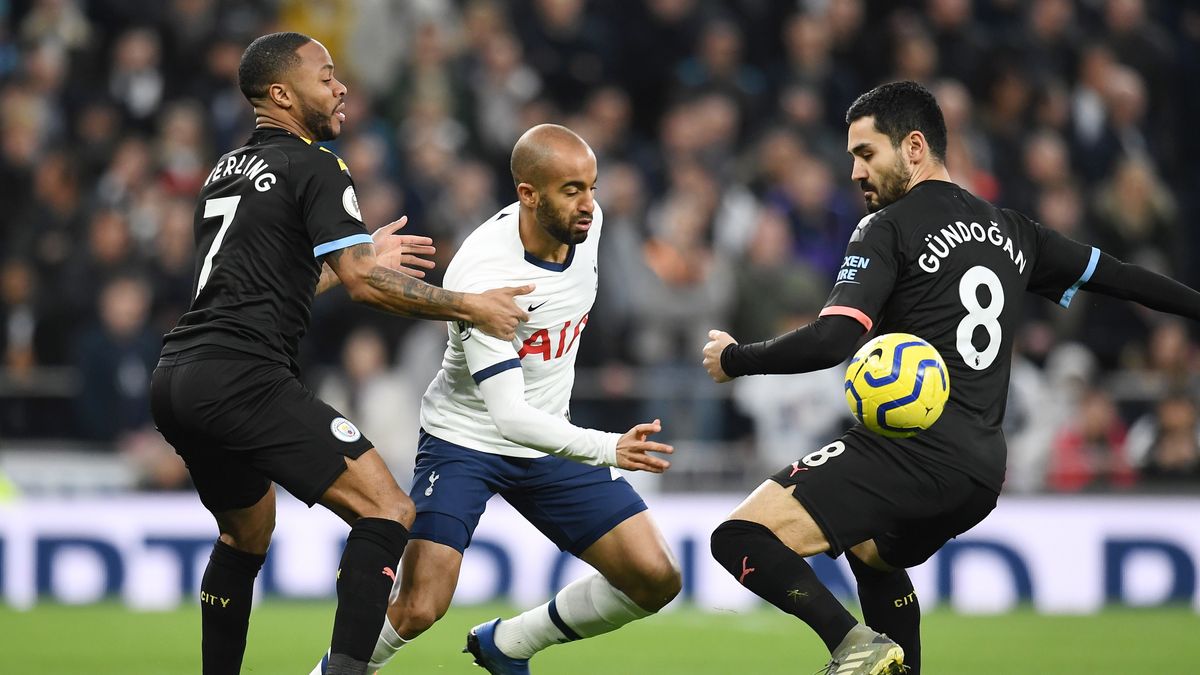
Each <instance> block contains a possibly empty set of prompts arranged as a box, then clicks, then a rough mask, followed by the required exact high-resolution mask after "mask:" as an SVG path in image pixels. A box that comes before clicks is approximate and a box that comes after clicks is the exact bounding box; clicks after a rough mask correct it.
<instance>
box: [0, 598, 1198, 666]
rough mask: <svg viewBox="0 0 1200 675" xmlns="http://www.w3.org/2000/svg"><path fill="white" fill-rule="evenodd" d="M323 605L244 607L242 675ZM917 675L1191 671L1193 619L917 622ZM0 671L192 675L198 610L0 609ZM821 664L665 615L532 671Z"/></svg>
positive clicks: (789, 635) (401, 660)
mask: <svg viewBox="0 0 1200 675" xmlns="http://www.w3.org/2000/svg"><path fill="white" fill-rule="evenodd" d="M512 613H513V610H512V608H510V607H504V606H494V605H492V606H481V607H463V608H455V609H452V610H451V611H450V613H449V614H448V615H447V616H446V617H445V618H444V619H442V621H441V622H440V623H438V624H437V625H436V626H434V627H433V628H432V629H431V630H430V631H429V632H428V633H426V634H425V635H423V636H422V637H421V638H420V639H418V640H417V641H415V642H414V643H413V644H412V645H410V646H408V647H406V648H405V649H404V651H403V652H402V653H401V654H400V655H399V656H398V657H397V658H396V660H395V661H393V662H392V666H391V667H389V668H388V669H386V670H385V671H384V673H385V675H386V673H397V674H398V673H410V674H420V675H427V674H445V675H453V674H455V673H462V674H464V675H480V674H481V673H483V671H482V670H480V669H478V668H475V667H474V666H472V665H471V663H470V658H469V657H468V656H467V655H465V654H461V653H460V650H461V648H462V646H463V636H464V635H465V633H466V631H467V630H468V629H469V628H470V627H471V626H473V625H475V624H476V623H479V622H481V621H484V620H486V619H490V618H492V617H495V616H500V615H505V616H507V615H510V614H512ZM332 620H333V605H332V604H330V603H325V602H320V603H317V602H313V603H304V602H285V601H274V602H264V603H262V604H260V605H259V606H258V607H256V608H255V610H254V615H253V617H252V618H251V623H250V644H249V647H248V648H247V650H246V660H245V663H244V666H243V670H242V672H243V673H258V674H269V675H274V674H276V673H280V674H295V675H306V674H307V673H308V672H309V670H310V669H311V668H312V666H313V665H314V664H315V663H316V660H317V659H318V658H319V657H320V654H321V653H322V652H323V651H324V650H325V646H326V644H327V642H328V636H329V631H330V626H331V623H332ZM923 625H924V640H925V659H924V661H925V667H924V671H923V672H924V673H926V674H927V675H960V674H968V673H987V674H988V675H1008V674H1011V675H1018V674H1020V675H1075V674H1079V675H1083V674H1085V673H1086V674H1087V675H1106V674H1110V673H1111V674H1112V675H1141V674H1149V673H1153V674H1154V675H1174V674H1183V673H1196V672H1200V617H1198V616H1197V615H1196V613H1195V612H1194V611H1193V610H1191V609H1188V608H1169V609H1145V610H1134V609H1111V610H1107V611H1105V612H1102V613H1100V614H1097V615H1091V616H1039V615H1036V614H1034V613H1032V612H1029V611H1018V612H1014V613H1011V614H1004V615H998V616H962V615H958V614H953V613H951V612H949V611H937V612H934V613H932V614H929V615H927V616H926V617H925V620H924V624H923ZM0 636H2V637H0V644H3V645H4V650H3V657H2V658H3V661H0V672H4V673H40V674H42V675H84V674H86V675H107V674H110V673H111V674H116V673H121V674H123V675H132V674H135V673H137V674H141V673H144V674H145V675H174V674H176V673H179V674H184V673H198V672H199V663H200V656H199V654H200V647H199V644H200V643H199V639H200V612H199V609H198V608H189V609H180V610H175V611H169V612H131V611H128V610H126V609H124V608H123V607H121V606H120V605H117V604H100V605H90V606H83V607H64V606H58V605H39V606H38V607H36V608H35V609H33V610H30V611H21V612H18V611H14V610H12V609H10V608H7V607H2V606H0ZM826 657H827V655H826V654H825V651H824V649H823V647H822V646H821V644H820V642H819V641H818V640H817V639H816V637H815V636H813V635H812V633H811V632H810V631H809V630H808V629H807V628H806V627H805V626H803V625H801V624H800V623H799V622H798V621H796V620H795V619H792V618H791V617H789V616H786V615H783V614H781V613H780V612H777V611H775V610H774V609H771V608H769V607H766V608H764V609H761V610H755V611H752V612H746V613H736V614H735V613H728V612H727V613H716V614H707V613H701V612H699V611H696V610H691V609H687V608H684V609H679V610H674V611H669V612H666V613H664V614H661V615H659V616H655V617H651V618H649V619H647V620H645V621H641V622H639V623H637V624H634V625H632V626H628V627H626V628H623V629H621V630H620V631H617V632H615V633H612V634H609V635H605V636H601V637H598V638H594V639H590V640H585V641H582V642H578V643H573V644H567V645H559V646H555V647H552V648H550V649H549V650H547V651H545V652H542V653H541V654H539V655H538V656H537V657H536V659H535V660H534V662H533V663H534V672H537V673H544V674H549V673H569V674H571V675H593V674H594V675H601V674H603V675H612V674H618V673H619V674H622V675H623V674H643V673H646V674H652V675H675V674H679V675H683V674H685V673H686V674H687V675H710V674H711V675H760V674H762V675H766V674H772V673H781V674H782V673H787V674H789V675H791V674H795V673H799V674H801V675H806V674H807V673H812V672H814V671H816V670H817V669H819V667H820V666H821V665H822V664H823V663H824V661H825V659H826Z"/></svg>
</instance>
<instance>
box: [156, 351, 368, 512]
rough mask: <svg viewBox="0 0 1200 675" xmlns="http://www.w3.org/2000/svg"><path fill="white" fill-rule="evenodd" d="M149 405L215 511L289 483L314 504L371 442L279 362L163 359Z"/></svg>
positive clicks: (292, 490)
mask: <svg viewBox="0 0 1200 675" xmlns="http://www.w3.org/2000/svg"><path fill="white" fill-rule="evenodd" d="M150 408H151V411H152V412H153V414H154V422H155V424H156V425H157V427H158V430H159V431H160V432H161V433H162V435H163V437H164V438H166V439H167V441H168V442H169V443H170V444H171V445H172V446H174V447H175V452H177V453H179V456H181V457H183V461H184V462H185V463H187V467H188V471H189V472H191V474H192V482H193V483H195V485H196V491H197V492H199V493H200V501H201V502H203V503H204V506H205V507H207V508H208V510H209V511H212V512H213V513H220V512H222V511H228V510H231V509H243V508H246V507H249V506H253V505H254V504H255V503H257V502H258V500H259V499H261V498H262V496H263V495H264V494H266V492H267V488H269V487H270V484H271V481H274V482H276V483H278V484H279V485H281V486H283V487H284V488H285V489H286V490H287V491H288V492H290V493H292V494H293V495H295V496H296V497H297V498H298V499H301V500H302V501H304V503H306V504H308V505H309V506H312V505H313V504H315V503H316V502H317V500H319V499H320V498H321V495H323V494H324V493H325V490H327V489H328V488H329V486H330V485H331V484H332V483H333V481H334V480H336V479H337V477H338V476H339V475H341V473H342V472H343V471H345V470H346V461H345V459H343V458H344V457H349V458H351V459H354V458H357V457H358V456H360V455H362V454H363V453H364V452H366V451H367V450H369V449H371V448H372V447H373V446H372V444H371V441H369V440H367V438H366V436H363V435H362V433H360V432H359V430H358V429H357V428H356V427H355V426H354V424H352V423H351V422H350V421H349V420H347V419H346V418H345V417H344V416H342V414H341V413H339V412H338V411H336V410H334V409H333V408H331V407H330V406H328V405H326V404H325V403H324V402H323V401H321V400H320V399H318V398H317V397H316V396H314V395H313V393H312V392H311V391H309V390H308V389H307V388H306V387H305V386H304V385H303V384H301V383H300V381H299V380H298V379H296V377H295V376H294V375H293V374H292V372H291V371H290V370H288V368H287V367H285V366H283V365H282V364H278V363H273V362H271V361H267V360H264V359H260V358H256V357H252V356H247V357H245V358H238V357H237V356H231V357H229V358H225V357H224V356H222V357H220V358H204V359H202V360H194V361H188V362H184V363H174V364H171V363H169V362H166V361H162V362H159V364H158V367H157V368H155V369H154V376H153V378H152V379H151V391H150Z"/></svg>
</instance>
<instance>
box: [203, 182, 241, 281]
mask: <svg viewBox="0 0 1200 675" xmlns="http://www.w3.org/2000/svg"><path fill="white" fill-rule="evenodd" d="M240 201H242V196H241V195H237V196H236V197H217V198H215V199H209V200H206V201H205V202H204V217H205V218H216V217H217V216H221V229H219V230H217V236H216V237H214V238H213V243H212V246H209V247H208V255H206V256H204V265H203V266H202V267H201V268H200V278H199V279H197V280H196V295H197V296H199V295H200V291H202V290H204V284H206V283H208V275H210V274H212V266H213V258H215V257H216V255H217V250H218V249H220V248H221V242H223V241H225V233H226V232H228V231H229V226H230V225H232V224H233V216H234V214H236V213H237V207H238V202H240Z"/></svg>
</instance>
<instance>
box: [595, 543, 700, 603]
mask: <svg viewBox="0 0 1200 675" xmlns="http://www.w3.org/2000/svg"><path fill="white" fill-rule="evenodd" d="M610 583H611V582H610ZM627 586H628V588H623V589H621V592H623V593H625V595H627V596H629V599H630V600H633V601H634V602H635V603H637V606H638V607H641V608H642V609H644V610H646V611H648V612H657V611H658V610H660V609H662V608H663V607H665V606H666V605H667V603H669V602H671V601H672V600H674V599H675V596H677V595H679V591H680V590H681V589H682V588H683V574H682V573H681V572H680V570H679V565H678V563H676V562H675V560H674V559H673V558H671V556H670V555H669V554H666V553H665V552H664V555H662V556H660V557H659V558H658V559H656V560H655V561H654V562H652V563H648V564H644V565H641V566H640V567H639V568H638V570H637V573H636V575H634V581H633V583H630V584H627Z"/></svg>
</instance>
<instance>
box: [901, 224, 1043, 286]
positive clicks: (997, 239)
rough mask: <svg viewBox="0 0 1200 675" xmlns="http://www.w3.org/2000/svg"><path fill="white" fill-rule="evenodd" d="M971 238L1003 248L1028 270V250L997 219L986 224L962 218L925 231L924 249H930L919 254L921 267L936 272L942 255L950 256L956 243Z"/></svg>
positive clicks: (1015, 261) (1019, 267) (1015, 262)
mask: <svg viewBox="0 0 1200 675" xmlns="http://www.w3.org/2000/svg"><path fill="white" fill-rule="evenodd" d="M972 241H978V242H986V243H989V244H991V245H993V246H997V247H999V248H1001V249H1003V250H1004V252H1005V253H1007V254H1008V258H1009V260H1012V261H1013V264H1014V265H1016V266H1017V269H1018V270H1020V271H1021V272H1024V271H1025V262H1026V260H1025V253H1024V252H1023V251H1021V249H1019V248H1017V247H1016V246H1015V245H1014V244H1013V240H1012V239H1011V238H1010V237H1008V236H1007V235H1005V234H1004V233H1003V232H1001V231H1000V225H999V224H997V223H996V222H995V221H992V222H991V225H990V226H988V227H986V228H985V227H984V226H983V225H980V224H979V223H971V224H970V225H968V224H966V223H964V222H962V221H961V220H959V221H955V222H954V223H951V224H950V225H947V226H945V227H943V228H942V229H941V230H939V231H938V232H935V233H933V234H927V235H925V249H926V250H927V251H929V252H928V253H923V254H921V257H920V258H917V264H918V265H920V266H921V269H923V270H925V271H926V272H929V273H930V274H933V273H934V272H936V271H938V270H939V269H941V268H942V259H943V258H945V257H947V256H949V255H950V252H951V251H953V250H954V248H955V247H956V246H958V245H959V244H965V243H969V242H972Z"/></svg>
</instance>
